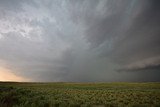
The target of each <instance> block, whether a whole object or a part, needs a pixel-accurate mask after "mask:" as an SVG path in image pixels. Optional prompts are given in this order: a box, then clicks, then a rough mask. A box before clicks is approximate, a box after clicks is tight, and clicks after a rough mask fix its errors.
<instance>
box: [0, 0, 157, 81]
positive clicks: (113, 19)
mask: <svg viewBox="0 0 160 107" xmlns="http://www.w3.org/2000/svg"><path fill="white" fill-rule="evenodd" d="M159 35H160V2H159V1H158V0H141V1H138V0H119V1H117V0H99V1H97V0H80V1H74V0H63V1H59V0H38V1H36V0H27V1H26V0H14V1H9V0H1V1H0V66H2V67H4V68H7V69H9V70H10V71H12V72H13V73H14V74H15V75H18V76H21V77H24V78H28V79H29V80H32V81H73V82H95V81H98V82H99V81H101V82H102V81H160V79H159V78H160V76H159V75H160V67H159V66H160V36H159ZM119 71H121V72H119ZM123 71H125V72H123ZM126 71H128V72H126Z"/></svg>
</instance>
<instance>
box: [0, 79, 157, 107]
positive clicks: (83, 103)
mask: <svg viewBox="0 0 160 107" xmlns="http://www.w3.org/2000/svg"><path fill="white" fill-rule="evenodd" d="M126 106H127V107H160V83H16V82H15V83H14V82H0V107H126Z"/></svg>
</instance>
